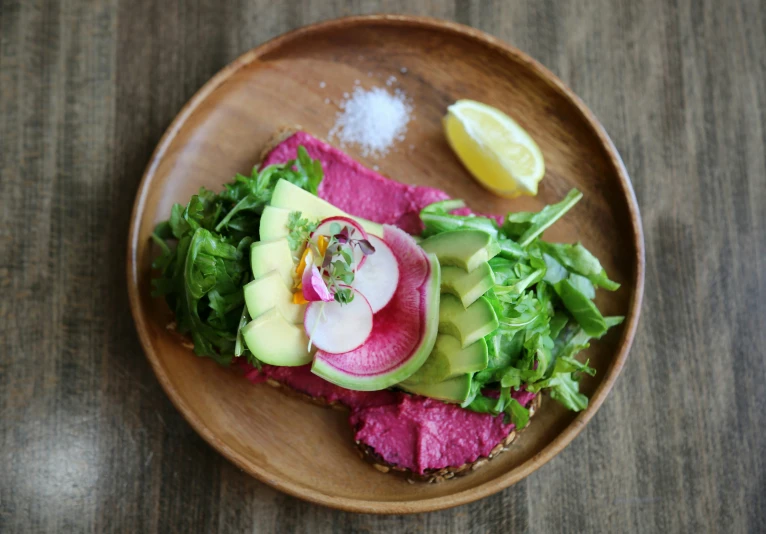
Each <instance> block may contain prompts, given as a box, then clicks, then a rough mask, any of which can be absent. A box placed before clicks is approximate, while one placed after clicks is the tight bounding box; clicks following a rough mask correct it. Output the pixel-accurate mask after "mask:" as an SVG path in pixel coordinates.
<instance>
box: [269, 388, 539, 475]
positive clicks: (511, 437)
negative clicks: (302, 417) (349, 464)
mask: <svg viewBox="0 0 766 534" xmlns="http://www.w3.org/2000/svg"><path fill="white" fill-rule="evenodd" d="M266 384H268V385H269V386H271V387H273V388H276V389H279V390H280V391H281V392H282V393H284V394H285V395H288V396H290V397H295V398H299V399H302V400H305V401H307V402H310V403H312V404H316V405H317V406H324V407H327V408H333V409H335V410H341V411H348V408H346V407H345V406H344V405H342V404H340V403H337V402H328V401H327V399H325V398H324V397H312V396H310V395H306V394H305V393H301V392H299V391H295V390H294V389H292V388H291V387H289V386H286V385H285V384H282V383H280V382H278V381H276V380H274V379H271V378H267V379H266ZM541 403H542V396H541V395H537V396H536V397H535V398H534V399H532V403H531V404H530V406H529V417H530V422H531V419H532V416H534V414H535V413H536V412H537V410H539V409H540V405H541ZM527 426H528V425H527ZM520 432H521V430H518V431H517V430H515V429H514V430H511V432H510V433H509V434H508V435H507V436H506V437H505V439H504V440H503V441H501V442H499V443H498V444H497V445H495V447H494V448H493V449H492V450H491V451H490V453H489V455H488V456H480V457H478V458H477V459H476V460H475V461H473V462H469V463H466V464H463V465H460V466H452V465H451V466H447V467H444V468H442V469H429V470H426V472H425V473H423V474H420V473H415V472H413V471H412V470H410V469H407V468H404V467H400V466H398V465H395V464H391V463H388V462H386V461H385V460H384V459H383V458H382V457H381V456H380V455H379V454H378V453H376V452H375V450H374V449H373V448H372V447H369V446H367V445H366V444H364V443H361V442H359V441H357V442H356V449H357V453H358V454H359V457H360V458H361V459H362V460H364V461H366V462H368V463H370V464H372V467H374V468H375V469H377V470H378V471H380V472H381V473H392V474H395V475H398V476H401V477H404V478H406V479H407V482H409V483H410V484H415V483H416V482H424V483H428V484H435V483H439V482H444V481H445V480H450V479H452V478H455V477H461V476H465V475H467V474H469V473H472V472H474V471H476V470H477V469H480V468H482V467H484V466H485V465H487V464H488V463H489V461H490V460H492V459H494V458H496V457H497V456H499V455H500V454H502V453H503V452H505V451H507V450H508V448H509V447H510V445H511V443H513V442H514V441H515V440H516V438H517V437H518V435H519V433H520Z"/></svg>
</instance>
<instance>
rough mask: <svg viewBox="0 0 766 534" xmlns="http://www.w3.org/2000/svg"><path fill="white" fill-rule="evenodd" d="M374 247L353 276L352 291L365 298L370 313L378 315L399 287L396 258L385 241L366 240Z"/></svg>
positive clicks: (372, 237)
mask: <svg viewBox="0 0 766 534" xmlns="http://www.w3.org/2000/svg"><path fill="white" fill-rule="evenodd" d="M367 239H368V240H369V241H370V244H371V245H372V246H373V247H375V253H374V254H371V255H370V256H369V257H368V258H367V261H365V263H364V268H363V269H362V268H360V269H359V270H358V271H357V272H356V274H355V275H354V283H353V286H354V289H356V290H357V291H359V292H360V293H361V294H362V295H364V296H365V297H366V298H367V301H368V302H369V303H370V306H371V307H372V313H378V312H379V311H380V310H382V309H383V308H384V307H385V306H386V304H388V303H389V302H390V301H391V299H392V298H393V297H394V293H395V292H396V287H397V286H398V285H399V264H398V263H397V262H396V256H394V253H393V252H392V251H391V248H390V247H389V246H388V245H386V243H385V241H383V240H382V239H380V238H379V237H375V236H374V235H371V236H369V237H368V238H367Z"/></svg>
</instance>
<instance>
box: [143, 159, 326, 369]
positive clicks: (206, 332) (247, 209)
mask: <svg viewBox="0 0 766 534" xmlns="http://www.w3.org/2000/svg"><path fill="white" fill-rule="evenodd" d="M322 177H323V173H322V164H321V163H320V162H319V160H312V159H311V158H310V157H309V155H308V153H307V152H306V150H305V149H304V148H303V147H299V148H298V158H297V159H296V160H293V161H288V162H286V163H284V164H280V165H270V166H268V167H266V168H265V169H263V170H262V171H260V172H259V171H258V170H257V168H253V171H252V174H251V175H250V176H244V175H242V174H237V175H236V176H235V178H234V181H233V182H232V183H230V184H227V185H226V186H225V189H224V191H223V192H221V193H218V194H216V193H213V192H211V191H208V190H207V189H205V188H201V189H200V191H199V193H197V194H196V195H194V196H193V197H192V198H191V200H190V201H189V203H188V204H187V205H186V206H185V207H184V206H182V205H180V204H175V205H174V206H173V209H172V210H171V212H170V220H168V221H165V222H163V223H161V224H159V225H158V226H157V227H156V228H155V230H154V233H153V234H152V239H153V240H154V242H155V243H156V244H157V245H158V246H159V247H160V249H161V254H160V256H159V257H158V258H157V259H156V260H155V261H154V263H153V265H152V266H153V267H154V268H155V269H157V270H159V271H160V275H159V276H158V277H156V278H154V279H153V280H152V285H153V292H152V294H153V296H164V297H165V299H166V300H167V302H168V304H169V305H170V308H171V309H172V310H173V311H174V312H175V317H176V328H177V330H178V332H180V333H181V334H185V335H189V336H191V338H192V341H193V342H194V352H195V353H196V354H197V355H198V356H207V357H209V358H213V359H214V360H216V361H217V362H218V363H221V364H224V365H228V364H229V363H231V361H232V358H234V357H235V356H243V355H244V356H246V357H247V358H248V360H249V361H250V362H251V363H254V364H258V362H257V361H255V360H254V358H253V357H252V355H251V354H249V351H247V348H246V347H245V346H244V344H243V343H242V339H241V337H240V336H239V329H240V327H241V326H243V325H244V324H246V323H247V309H246V307H245V297H244V293H243V290H242V288H243V287H244V285H245V284H246V283H247V282H248V281H250V279H251V277H252V271H251V269H250V244H251V243H252V242H253V241H256V240H257V239H258V237H259V236H258V226H259V224H260V214H261V212H262V211H263V208H264V206H266V205H267V204H268V203H269V201H270V200H271V194H272V191H273V188H274V186H275V185H276V183H277V181H278V180H279V179H284V180H287V181H289V182H291V183H293V184H295V185H297V186H299V187H301V188H303V189H305V190H306V191H309V192H310V193H313V194H315V195H316V193H317V187H319V183H320V182H321V181H322Z"/></svg>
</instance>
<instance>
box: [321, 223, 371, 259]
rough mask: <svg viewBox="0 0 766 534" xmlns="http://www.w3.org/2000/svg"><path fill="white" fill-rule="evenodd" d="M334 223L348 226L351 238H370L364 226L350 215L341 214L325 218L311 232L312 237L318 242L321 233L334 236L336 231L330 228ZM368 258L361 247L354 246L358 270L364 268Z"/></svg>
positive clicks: (341, 226)
mask: <svg viewBox="0 0 766 534" xmlns="http://www.w3.org/2000/svg"><path fill="white" fill-rule="evenodd" d="M333 224H337V225H338V226H340V228H343V227H344V226H347V227H348V229H349V236H348V237H349V239H369V237H368V236H367V232H365V231H364V228H362V226H361V225H360V224H359V223H358V222H356V221H355V220H354V219H350V218H349V217H341V216H338V217H329V218H327V219H323V220H322V222H321V223H319V226H317V229H316V230H314V231H313V232H312V233H311V239H313V240H314V242H316V239H317V237H318V236H320V235H323V236H325V237H332V236H333V235H335V232H333V231H332V230H331V229H330V228H331V227H332V225H333ZM366 259H367V257H366V256H365V255H364V254H363V253H362V251H361V250H359V247H354V263H355V264H356V268H357V270H359V269H361V268H362V265H364V262H365V261H366Z"/></svg>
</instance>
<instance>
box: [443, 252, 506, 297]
mask: <svg viewBox="0 0 766 534" xmlns="http://www.w3.org/2000/svg"><path fill="white" fill-rule="evenodd" d="M494 285H495V273H494V272H493V271H492V267H490V266H489V263H487V262H483V263H481V264H479V266H478V267H476V268H475V269H474V270H473V271H471V272H470V273H469V272H468V271H465V270H463V269H461V268H460V267H454V266H446V267H442V292H444V293H451V294H452V295H455V296H456V297H458V298H459V299H460V301H461V302H462V303H463V307H464V308H467V307H468V306H470V305H471V304H473V303H474V302H476V299H478V298H479V297H480V296H482V295H483V294H484V293H486V292H487V291H488V290H489V289H491V288H492V286H494Z"/></svg>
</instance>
